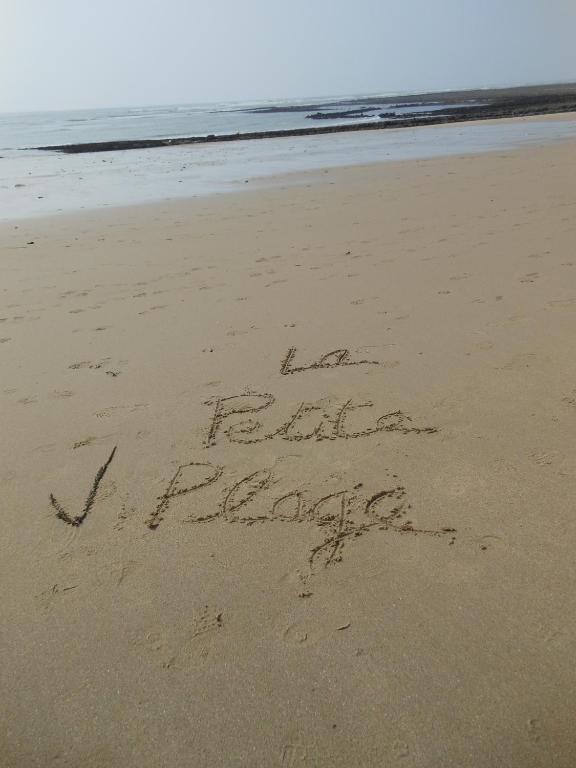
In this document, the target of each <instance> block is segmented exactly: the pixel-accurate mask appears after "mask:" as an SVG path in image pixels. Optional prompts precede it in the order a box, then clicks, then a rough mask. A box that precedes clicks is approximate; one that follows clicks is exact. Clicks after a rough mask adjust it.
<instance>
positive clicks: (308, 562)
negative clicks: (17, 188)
mask: <svg viewBox="0 0 576 768" xmlns="http://www.w3.org/2000/svg"><path fill="white" fill-rule="evenodd" d="M575 150H576V143H570V142H565V143H562V144H558V145H554V146H548V147H542V148H535V149H530V150H521V151H512V152H507V153H500V154H498V155H495V154H492V155H483V156H474V157H461V158H458V157H457V158H450V159H443V160H427V161H419V162H407V163H398V164H394V163H390V164H385V165H384V164H383V165H379V166H372V167H368V168H355V169H346V170H337V171H327V172H326V173H325V174H322V175H321V178H319V177H318V176H317V175H316V176H315V177H314V178H312V177H310V178H309V179H306V178H304V179H302V180H301V184H300V185H299V186H294V185H292V184H291V185H289V186H286V187H285V188H277V189H274V190H272V191H268V192H263V191H258V192H246V193H244V194H237V195H230V196H222V197H218V198H212V199H209V200H204V201H203V200H196V201H191V202H188V203H182V202H179V203H171V204H165V205H155V206H148V207H141V208H134V209H125V210H119V211H116V212H112V211H108V212H98V213H92V214H83V215H78V216H67V217H64V216H62V217H56V218H53V219H44V220H34V221H32V220H31V221H22V222H20V223H17V224H6V225H3V226H2V228H1V229H0V245H1V246H2V251H1V259H2V261H1V266H2V283H1V286H0V300H1V309H0V342H1V343H0V365H1V372H2V375H1V392H0V397H1V401H0V402H1V406H0V407H1V411H0V416H1V425H2V441H1V445H0V450H1V454H0V489H1V496H0V499H1V509H0V514H1V523H2V529H1V536H0V585H1V605H2V614H1V615H2V623H1V625H0V658H1V664H0V764H1V765H2V766H5V767H6V768H34V767H36V766H38V767H42V768H44V767H45V766H58V767H62V768H64V767H66V768H78V766H82V767H83V768H160V766H161V767H162V768H180V767H182V768H204V767H206V768H212V767H214V768H216V767H220V766H222V767H226V768H228V767H230V766H234V767H235V768H273V767H274V766H278V768H298V766H308V767H309V768H312V767H315V766H321V767H324V766H326V767H328V766H330V768H333V767H336V768H351V767H352V766H359V767H360V768H368V767H369V768H372V767H373V766H377V767H378V768H388V767H390V768H397V767H400V768H493V767H494V766H502V767H503V766H506V767H507V768H536V767H538V768H540V766H541V767H542V768H544V767H546V768H557V767H560V766H562V767H564V766H566V768H571V767H572V766H574V764H575V763H576V735H575V731H574V713H575V704H576V702H575V698H576V671H575V665H574V658H575V655H574V654H575V645H576V642H575V631H576V594H575V590H574V581H575V577H576V561H575V555H574V534H575V532H576V530H575V529H576V522H575V514H574V506H575V499H576V443H575V439H574V434H575V429H574V428H575V425H576V356H575V354H574V338H575V336H574V333H575V325H576V252H575V247H576V245H575V244H576V215H575V214H576V161H575V159H574V158H575V157H576V155H575Z"/></svg>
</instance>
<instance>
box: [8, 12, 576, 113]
mask: <svg viewBox="0 0 576 768" xmlns="http://www.w3.org/2000/svg"><path fill="white" fill-rule="evenodd" d="M575 40H576V2H575V0H282V2H280V0H0V111H18V110H44V109H72V108H84V107H99V106H129V105H140V104H142V105H145V104H171V103H178V102H205V101H221V100H242V99H260V98H274V97H277V96H278V97H282V96H294V97H298V96H304V97H305V96H314V95H318V96H322V95H339V94H350V93H387V92H396V91H424V90H436V89H444V88H446V89H448V88H460V87H468V86H469V87H474V86H480V85H499V84H502V85H508V84H523V83H530V82H555V81H567V80H576V43H575Z"/></svg>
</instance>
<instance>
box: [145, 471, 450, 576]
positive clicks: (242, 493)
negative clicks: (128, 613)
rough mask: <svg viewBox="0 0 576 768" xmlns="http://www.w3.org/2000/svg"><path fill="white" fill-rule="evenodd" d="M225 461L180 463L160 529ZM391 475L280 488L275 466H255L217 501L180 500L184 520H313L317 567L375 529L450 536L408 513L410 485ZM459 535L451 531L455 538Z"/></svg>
mask: <svg viewBox="0 0 576 768" xmlns="http://www.w3.org/2000/svg"><path fill="white" fill-rule="evenodd" d="M225 471H226V470H225V467H222V466H215V465H213V464H210V463H207V462H190V463H188V464H183V465H181V466H179V467H178V469H177V470H176V472H175V474H174V475H173V477H172V478H171V479H170V482H169V483H168V487H167V488H166V491H165V492H164V493H163V494H162V496H160V497H159V499H158V502H159V503H158V505H157V507H156V510H155V511H154V512H153V514H152V515H151V516H150V518H149V519H148V521H147V525H148V527H149V528H151V529H153V530H155V529H157V528H158V527H159V525H160V523H161V522H162V520H163V519H164V516H165V514H166V512H167V511H168V509H169V506H170V505H171V504H173V503H178V502H182V499H183V498H184V497H185V496H188V495H190V494H192V493H197V492H199V491H201V490H202V489H207V488H209V487H211V486H214V485H216V484H218V482H219V481H220V479H221V478H222V477H223V475H224V473H225ZM382 474H384V475H385V474H388V475H389V481H390V485H389V487H387V488H385V489H380V490H378V491H376V492H369V491H364V489H363V485H364V484H363V483H356V484H355V485H354V486H353V487H351V488H344V489H342V488H341V489H338V490H336V491H332V492H330V493H320V494H318V493H314V492H313V491H312V490H311V489H310V488H309V487H305V486H302V485H300V486H299V487H296V488H290V487H288V488H287V489H286V488H284V489H283V490H278V487H279V486H282V485H283V483H282V478H279V477H278V476H277V475H276V474H275V473H274V471H273V470H272V469H270V468H264V469H261V470H258V471H256V472H252V473H250V474H249V475H246V476H245V477H242V478H241V479H240V480H237V481H236V482H232V483H226V482H224V484H223V488H222V490H221V492H220V494H219V500H216V501H214V502H212V503H210V502H209V501H207V500H206V498H204V499H199V503H197V504H191V505H190V504H185V503H180V504H179V511H180V515H182V517H181V522H185V523H208V522H211V521H213V520H217V519H219V520H220V521H222V522H227V523H241V524H244V525H254V524H257V523H266V522H276V523H312V524H314V525H316V526H318V528H320V529H321V531H322V534H323V537H322V541H321V542H320V543H319V544H316V545H315V546H313V547H312V549H311V551H310V555H309V558H308V562H309V564H310V566H311V567H314V566H317V565H322V566H327V565H330V564H332V563H334V562H339V561H340V560H341V555H342V550H343V548H344V546H345V544H346V543H347V542H348V541H349V540H350V539H351V538H352V537H358V536H362V535H363V534H365V533H368V532H369V531H371V530H373V529H378V530H381V531H391V532H395V533H398V534H425V535H429V536H445V535H448V534H450V535H451V534H453V533H454V532H455V531H454V529H453V528H440V529H425V528H418V527H416V526H415V525H414V524H413V522H412V521H411V520H409V519H406V517H407V515H408V513H409V510H410V509H411V505H410V504H409V503H408V501H407V498H406V488H405V487H404V486H403V485H401V484H400V483H399V481H398V478H397V476H396V475H391V474H390V473H387V472H386V471H384V472H383V473H382ZM453 541H454V537H453V536H452V535H451V536H450V543H453Z"/></svg>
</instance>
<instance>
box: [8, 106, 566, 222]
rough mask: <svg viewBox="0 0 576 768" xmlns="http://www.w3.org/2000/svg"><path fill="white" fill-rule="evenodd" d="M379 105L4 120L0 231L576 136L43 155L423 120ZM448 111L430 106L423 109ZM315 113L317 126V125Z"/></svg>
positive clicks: (512, 127) (447, 128) (523, 132)
mask: <svg viewBox="0 0 576 768" xmlns="http://www.w3.org/2000/svg"><path fill="white" fill-rule="evenodd" d="M378 98H379V97H378V96H377V95H370V96H366V97H362V96H349V97H338V98H336V99H334V98H331V99H329V98H325V99H322V98H321V99H306V100H294V99H292V100H275V101H271V100H268V101H260V102H244V103H236V102H235V103H230V102H226V103H214V104H196V105H185V104H184V105H170V106H151V107H129V108H114V109H92V110H79V111H67V112H38V113H32V112H29V113H21V114H6V113H4V114H3V113H0V220H11V219H19V218H22V217H30V216H44V215H53V214H57V213H67V212H74V211H79V210H91V209H101V208H106V207H110V206H111V207H117V206H125V205H134V204H139V203H148V202H154V201H164V200H171V199H177V198H186V197H197V196H205V195H212V194H221V193H227V192H231V191H236V190H239V189H254V188H256V187H266V186H269V185H274V184H279V183H284V184H285V183H292V182H294V183H296V181H297V179H298V178H299V174H302V173H303V172H306V171H316V170H319V169H322V168H333V167H341V166H346V165H362V164H367V163H375V162H386V161H390V160H405V159H414V158H426V157H438V156H443V155H453V154H469V153H477V152H486V151H492V150H499V149H511V148H514V147H520V146H523V145H526V144H534V143H542V142H547V141H557V140H561V139H565V138H570V137H573V136H576V122H575V121H573V120H569V119H566V118H565V117H564V118H563V119H560V120H550V119H541V120H539V119H531V120H529V121H506V120H504V121H496V122H492V121H489V122H487V123H481V122H477V123H458V124H451V125H436V126H426V127H418V128H399V129H389V130H382V131H365V132H364V131H354V132H350V133H334V134H322V135H311V136H298V137H293V136H291V137H286V138H268V139H260V140H257V141H254V140H240V141H234V142H226V143H214V144H196V145H182V146H174V147H161V148H152V149H137V150H123V151H114V152H105V153H91V154H76V155H67V154H62V153H60V152H57V151H45V150H41V149H39V147H44V146H54V145H65V144H77V143H87V142H99V141H116V140H131V139H163V138H177V137H188V136H207V135H210V134H214V135H218V134H233V133H234V134H235V133H240V134H243V133H252V132H267V131H274V130H281V129H293V128H305V127H310V126H311V125H314V124H316V125H322V126H324V125H340V124H343V123H351V122H353V123H362V122H374V121H377V120H379V119H380V118H379V114H380V113H381V112H382V110H385V111H386V113H387V114H390V112H393V113H394V115H396V117H398V118H401V117H405V116H407V115H410V114H413V113H415V112H422V110H423V107H422V105H421V104H419V103H417V102H416V103H406V102H407V101H410V100H411V101H412V102H414V97H411V99H407V98H406V95H397V98H396V99H395V100H392V101H391V98H392V97H391V96H390V95H387V96H385V97H382V99H383V101H385V103H379V102H378ZM469 103H471V102H464V103H463V104H462V106H465V105H466V106H467V105H468V104H469ZM450 106H452V107H454V106H458V105H455V104H453V103H451V104H450ZM445 107H446V105H445V104H443V103H442V102H441V101H440V102H436V103H435V102H433V101H430V100H428V102H427V103H426V105H425V110H426V112H432V111H435V110H438V109H444V108H445ZM318 113H321V115H322V118H321V122H316V123H313V122H311V121H312V120H313V119H314V118H312V115H314V114H316V115H317V114H318ZM343 113H344V114H345V116H343ZM346 113H347V114H346ZM315 119H316V120H318V118H315Z"/></svg>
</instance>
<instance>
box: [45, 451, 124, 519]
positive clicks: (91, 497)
mask: <svg viewBox="0 0 576 768" xmlns="http://www.w3.org/2000/svg"><path fill="white" fill-rule="evenodd" d="M117 447H118V446H117V445H115V446H114V448H113V449H112V453H111V454H110V456H109V457H108V460H107V461H106V463H105V464H103V465H102V466H101V467H100V469H99V470H98V472H97V473H96V477H95V478H94V482H93V483H92V488H91V489H90V493H89V494H88V498H87V499H86V503H85V504H84V508H83V510H82V512H81V513H80V514H79V515H76V516H75V517H72V516H71V515H69V514H68V512H66V510H65V509H64V508H63V507H62V505H61V504H60V502H59V501H58V499H57V498H56V497H55V496H54V494H52V493H51V494H50V504H52V506H53V507H54V509H55V510H56V517H57V518H59V519H60V520H63V521H64V522H65V523H67V524H68V525H73V526H75V527H76V528H77V527H78V526H79V525H82V523H83V522H84V520H86V518H87V517H88V514H89V512H90V510H91V509H92V507H93V506H94V502H95V501H96V494H97V493H98V486H99V485H100V483H101V482H102V479H103V478H104V475H105V474H106V472H107V471H108V467H109V466H110V464H111V463H112V459H113V458H114V454H115V453H116V448H117Z"/></svg>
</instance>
